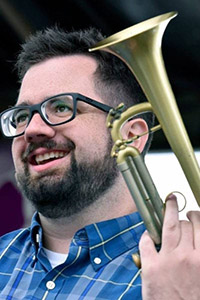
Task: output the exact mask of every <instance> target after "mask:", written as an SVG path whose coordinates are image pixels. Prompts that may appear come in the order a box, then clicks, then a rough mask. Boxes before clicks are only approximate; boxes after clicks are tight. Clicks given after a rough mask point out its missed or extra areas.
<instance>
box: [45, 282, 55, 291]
mask: <svg viewBox="0 0 200 300" xmlns="http://www.w3.org/2000/svg"><path fill="white" fill-rule="evenodd" d="M55 286H56V284H55V282H53V281H48V282H47V283H46V287H47V288H48V289H49V290H53V289H54V288H55Z"/></svg>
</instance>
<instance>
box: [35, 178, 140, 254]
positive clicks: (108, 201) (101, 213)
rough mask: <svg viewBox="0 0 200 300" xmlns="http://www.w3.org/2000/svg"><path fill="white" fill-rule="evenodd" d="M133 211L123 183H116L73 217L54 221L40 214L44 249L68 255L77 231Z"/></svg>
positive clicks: (134, 209)
mask: <svg viewBox="0 0 200 300" xmlns="http://www.w3.org/2000/svg"><path fill="white" fill-rule="evenodd" d="M118 187H120V189H119V188H118ZM134 211H136V208H135V204H134V202H133V200H132V198H131V196H130V193H129V191H128V189H127V187H126V185H125V183H124V182H123V183H119V182H118V184H117V183H116V184H115V185H114V186H113V188H111V189H110V190H109V191H108V192H107V193H106V194H104V195H103V196H102V197H101V198H99V199H98V200H97V201H96V202H94V203H93V204H92V205H90V206H89V207H87V208H85V209H84V210H82V211H81V212H79V213H77V214H75V215H72V216H70V217H65V218H60V219H56V220H55V219H48V218H46V217H44V216H42V215H41V214H40V220H41V225H42V228H43V237H44V238H43V243H44V247H45V248H47V249H49V250H52V251H55V252H59V253H68V250H69V246H70V243H71V240H72V238H73V236H74V234H75V233H76V232H77V231H78V230H79V229H81V228H83V227H85V226H86V225H89V224H93V223H97V222H100V221H105V220H109V219H113V218H118V217H121V216H124V215H127V214H130V213H132V212H134Z"/></svg>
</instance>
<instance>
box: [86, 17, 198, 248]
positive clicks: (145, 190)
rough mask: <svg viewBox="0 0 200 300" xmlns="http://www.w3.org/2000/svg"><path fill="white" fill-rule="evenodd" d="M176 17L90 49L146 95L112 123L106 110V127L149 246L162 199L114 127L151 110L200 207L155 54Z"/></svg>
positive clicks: (190, 161) (192, 167)
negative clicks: (118, 63) (123, 67)
mask: <svg viewBox="0 0 200 300" xmlns="http://www.w3.org/2000/svg"><path fill="white" fill-rule="evenodd" d="M176 15H177V13H176V12H170V13H166V14H163V15H160V16H157V17H154V18H151V19H149V20H146V21H144V22H142V23H139V24H137V25H134V26H132V27H129V28H127V29H125V30H123V31H120V32H119V33H116V34H114V35H112V36H110V37H108V38H106V39H104V40H103V41H101V42H99V43H97V44H96V45H95V46H94V47H93V48H91V49H90V51H95V50H102V51H107V52H110V53H112V54H114V55H116V56H118V57H119V58H120V59H122V60H123V61H124V62H125V63H126V64H127V66H128V67H129V68H130V70H131V71H132V73H133V74H134V75H135V77H136V79H137V80H138V82H139V84H140V86H141V88H142V89H143V91H144V93H145V95H146V97H147V100H148V102H146V103H141V104H137V105H135V106H132V107H130V108H129V109H128V110H126V111H125V112H121V106H119V107H118V108H117V112H118V113H119V112H120V118H119V119H115V116H113V115H114V113H113V111H111V112H110V114H109V116H108V119H107V124H108V127H111V135H112V139H113V141H114V143H115V145H114V148H113V149H114V150H113V155H114V156H116V158H117V164H118V167H119V169H120V171H121V172H122V174H123V176H124V178H125V181H126V183H127V185H128V188H129V190H130V192H131V194H132V196H133V199H134V201H135V204H136V206H137V209H138V211H139V213H140V214H141V216H142V218H143V220H144V223H145V225H146V228H147V230H148V231H149V232H150V235H151V237H152V239H153V240H154V242H155V244H160V243H161V232H162V223H163V201H162V200H161V199H160V196H159V194H158V192H157V190H156V188H155V186H154V183H153V181H152V179H151V176H150V174H149V172H148V169H147V167H146V165H145V163H144V161H143V158H142V155H141V154H140V153H139V151H138V150H137V149H136V148H134V147H132V146H131V147H130V146H128V142H127V141H124V140H123V138H122V136H121V133H120V129H121V127H122V125H123V124H124V123H125V122H126V121H127V120H128V119H130V118H131V117H133V116H134V115H137V114H138V113H142V112H147V111H152V112H153V113H154V114H155V115H156V117H157V119H158V121H159V123H160V126H161V128H162V129H163V131H164V134H165V136H166V138H167V140H168V142H169V144H170V146H171V148H172V150H173V152H174V153H175V155H176V157H177V159H178V161H179V163H180V165H181V167H182V169H183V172H184V174H185V176H186V178H187V180H188V183H189V185H190V187H191V190H192V192H193V194H194V196H195V198H196V201H197V203H198V205H200V169H199V166H198V163H197V160H196V157H195V155H194V151H193V148H192V146H191V143H190V140H189V137H188V134H187V132H186V129H185V126H184V124H183V121H182V118H181V115H180V112H179V110H178V107H177V104H176V100H175V97H174V95H173V92H172V89H171V86H170V83H169V80H168V77H167V73H166V70H165V66H164V62H163V57H162V52H161V42H162V37H163V33H164V31H165V28H166V26H167V24H168V23H169V21H170V20H171V19H172V18H174V17H175V16H176ZM113 118H114V120H113Z"/></svg>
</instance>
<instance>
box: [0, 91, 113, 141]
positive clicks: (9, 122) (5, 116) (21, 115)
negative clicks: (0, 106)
mask: <svg viewBox="0 0 200 300" xmlns="http://www.w3.org/2000/svg"><path fill="white" fill-rule="evenodd" d="M78 101H82V102H85V103H87V104H89V105H92V106H94V107H96V108H98V109H100V110H102V111H104V112H107V113H108V112H109V111H110V109H112V107H111V106H109V105H106V104H103V103H100V102H98V101H95V100H93V99H90V98H88V97H86V96H83V95H81V94H77V93H65V94H59V95H55V96H53V97H50V98H48V99H46V100H45V101H43V102H41V103H39V104H35V105H30V106H29V105H23V106H16V107H12V108H9V109H7V110H5V111H3V112H2V113H1V114H0V126H1V131H2V133H3V135H4V136H5V137H7V138H14V137H17V136H20V135H23V134H24V132H25V130H26V127H27V126H28V125H29V123H30V121H31V119H32V117H33V115H34V114H35V113H39V114H40V116H41V118H42V119H43V120H44V122H45V123H46V124H48V125H50V126H57V125H62V124H65V123H67V122H70V121H71V120H73V119H74V118H75V116H76V111H77V102H78Z"/></svg>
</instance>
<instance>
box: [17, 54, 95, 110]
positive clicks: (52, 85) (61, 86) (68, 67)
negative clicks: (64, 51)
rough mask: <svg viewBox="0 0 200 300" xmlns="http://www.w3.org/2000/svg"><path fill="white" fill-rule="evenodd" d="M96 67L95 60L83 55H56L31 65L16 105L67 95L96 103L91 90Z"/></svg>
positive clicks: (93, 92)
mask: <svg viewBox="0 0 200 300" xmlns="http://www.w3.org/2000/svg"><path fill="white" fill-rule="evenodd" d="M96 68H97V62H96V60H95V59H94V58H92V57H90V56H86V55H69V56H60V57H55V58H50V59H48V60H46V61H43V62H41V63H38V64H35V65H34V66H32V67H31V68H30V69H29V70H28V71H27V73H26V74H25V76H24V78H23V81H22V84H21V88H20V92H19V97H18V101H17V105H19V104H21V103H22V102H26V103H28V104H35V103H39V102H41V101H43V100H44V99H46V98H48V97H51V96H53V95H56V94H60V93H67V92H74V93H80V94H83V95H85V96H88V97H90V98H94V99H96V100H100V99H99V96H98V95H97V94H96V92H95V87H94V77H93V75H94V72H95V71H96Z"/></svg>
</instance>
